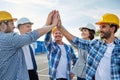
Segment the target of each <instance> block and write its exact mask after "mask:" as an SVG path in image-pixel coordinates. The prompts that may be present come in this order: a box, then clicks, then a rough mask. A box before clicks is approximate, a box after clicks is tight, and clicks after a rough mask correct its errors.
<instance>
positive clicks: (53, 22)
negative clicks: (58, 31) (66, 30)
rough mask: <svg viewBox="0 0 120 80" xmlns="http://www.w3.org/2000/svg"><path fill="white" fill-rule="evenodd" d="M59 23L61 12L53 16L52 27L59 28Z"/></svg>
mask: <svg viewBox="0 0 120 80" xmlns="http://www.w3.org/2000/svg"><path fill="white" fill-rule="evenodd" d="M58 21H59V12H58V11H55V14H54V15H53V19H52V26H57V24H58Z"/></svg>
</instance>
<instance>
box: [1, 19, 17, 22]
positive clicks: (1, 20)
mask: <svg viewBox="0 0 120 80" xmlns="http://www.w3.org/2000/svg"><path fill="white" fill-rule="evenodd" d="M10 20H12V21H14V22H15V21H17V18H12V19H4V20H1V21H10Z"/></svg>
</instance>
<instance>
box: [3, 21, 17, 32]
mask: <svg viewBox="0 0 120 80" xmlns="http://www.w3.org/2000/svg"><path fill="white" fill-rule="evenodd" d="M14 28H15V26H14V22H13V21H8V24H7V25H5V30H4V32H5V33H9V32H13V31H14Z"/></svg>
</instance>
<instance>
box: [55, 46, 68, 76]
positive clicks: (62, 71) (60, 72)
mask: <svg viewBox="0 0 120 80" xmlns="http://www.w3.org/2000/svg"><path fill="white" fill-rule="evenodd" d="M59 47H60V49H61V58H60V61H59V64H58V67H57V73H56V78H67V55H66V50H65V47H64V45H59Z"/></svg>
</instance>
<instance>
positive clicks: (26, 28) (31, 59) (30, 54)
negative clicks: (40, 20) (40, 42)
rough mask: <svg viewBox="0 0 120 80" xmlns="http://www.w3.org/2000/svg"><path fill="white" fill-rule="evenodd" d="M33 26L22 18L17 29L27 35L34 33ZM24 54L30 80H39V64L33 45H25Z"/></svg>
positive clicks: (26, 19)
mask: <svg viewBox="0 0 120 80" xmlns="http://www.w3.org/2000/svg"><path fill="white" fill-rule="evenodd" d="M32 24H33V22H31V21H30V20H29V19H28V18H26V17H22V18H20V19H19V20H18V21H17V28H18V30H19V32H20V34H21V35H22V34H26V33H28V32H31V31H32ZM22 49H23V53H24V56H25V61H26V65H27V69H28V73H29V78H30V80H38V74H37V64H36V61H35V56H34V54H35V50H34V48H33V45H30V44H29V45H25V46H23V47H22Z"/></svg>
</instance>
